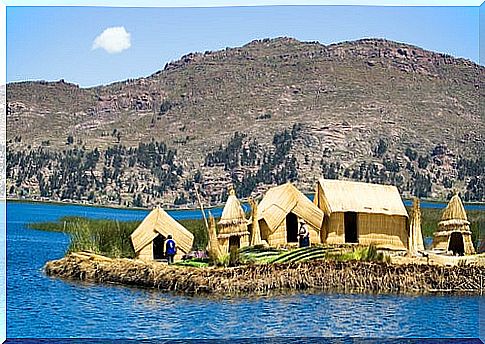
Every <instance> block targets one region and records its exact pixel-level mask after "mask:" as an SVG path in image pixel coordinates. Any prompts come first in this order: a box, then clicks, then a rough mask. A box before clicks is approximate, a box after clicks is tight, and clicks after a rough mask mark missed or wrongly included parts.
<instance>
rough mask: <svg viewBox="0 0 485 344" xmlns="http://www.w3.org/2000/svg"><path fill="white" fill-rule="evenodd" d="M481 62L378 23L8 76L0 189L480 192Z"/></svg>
mask: <svg viewBox="0 0 485 344" xmlns="http://www.w3.org/2000/svg"><path fill="white" fill-rule="evenodd" d="M483 75H484V67H482V66H480V65H477V64H475V63H473V62H471V61H468V60H466V59H461V58H454V57H452V56H449V55H445V54H440V53H435V52H431V51H426V50H424V49H421V48H419V47H415V46H412V45H408V44H403V43H397V42H392V41H388V40H383V39H362V40H358V41H353V42H342V43H338V44H332V45H327V46H325V45H322V44H320V43H318V42H300V41H298V40H295V39H292V38H286V37H283V38H275V39H264V40H257V41H252V42H250V43H248V44H246V45H244V46H242V47H239V48H226V49H225V50H222V51H215V52H211V51H207V52H204V53H190V54H188V55H185V56H183V57H182V58H181V59H179V60H178V61H174V62H171V63H168V64H166V65H165V67H164V69H163V70H160V71H157V72H156V73H154V74H152V75H150V76H148V77H143V78H139V79H132V80H131V79H130V80H126V81H123V82H117V83H113V84H110V85H106V86H99V87H93V88H80V87H78V86H76V85H73V84H70V83H67V82H65V81H63V80H61V81H59V82H45V81H38V82H20V83H12V84H8V85H7V135H8V144H7V157H8V158H9V166H7V193H8V194H9V195H10V196H12V197H18V196H22V197H29V198H31V197H37V196H42V197H45V198H49V199H75V200H89V201H90V202H94V203H109V202H111V203H118V204H131V205H133V204H135V205H148V204H155V203H159V202H164V203H173V202H175V203H177V204H184V203H186V202H189V203H191V202H193V201H194V197H195V196H194V195H193V191H192V189H193V188H191V183H192V181H194V180H196V181H197V182H198V183H201V184H202V192H203V195H204V197H205V198H206V200H208V201H211V202H212V203H217V202H220V201H221V200H223V199H224V196H225V194H224V188H225V186H227V184H228V183H230V182H232V183H234V184H236V187H237V189H238V191H239V193H240V194H242V195H243V196H247V195H249V194H250V193H253V195H254V194H258V193H260V192H262V190H264V189H265V188H267V186H268V185H270V184H277V183H281V182H285V181H287V180H291V181H296V182H297V184H298V185H299V186H300V187H301V188H302V189H305V190H311V189H312V186H313V184H314V182H315V181H316V179H317V178H318V176H321V175H324V176H326V177H328V178H337V177H338V178H349V179H357V180H366V181H373V182H381V183H393V184H396V185H398V187H399V188H400V190H401V191H402V192H403V194H404V195H411V194H415V195H419V196H421V197H431V198H445V197H447V196H448V195H449V194H450V193H452V192H453V191H462V192H463V193H468V196H467V197H466V198H468V199H469V200H478V201H483V197H484V194H483V188H484V183H485V182H484V174H485V173H484V164H483V158H482V157H481V155H480V154H481V152H483V148H484V146H485V137H484V135H485V134H484V133H485V130H484V124H483V122H484V121H483V120H484V118H483V113H482V112H481V111H480V105H483V104H480V100H481V99H483V98H481V96H483V87H482V86H483V82H482V80H483V79H482V77H483ZM140 143H142V144H141V145H140ZM95 151H96V152H97V153H96V152H95ZM106 152H108V153H106ZM88 155H89V156H91V158H90V159H91V160H90V161H89V163H87V164H86V156H88ZM93 156H94V157H96V156H98V158H97V159H94V160H95V161H94V160H93V158H92V157H93ZM154 156H156V157H155V158H154ZM34 160H35V161H36V163H35V164H30V165H29V163H28V161H34ZM45 161H50V165H49V163H47V162H45ZM66 166H71V167H66ZM56 171H57V172H56ZM59 171H60V172H59ZM76 171H77V172H76ZM76 173H77V174H78V175H77V176H74V175H73V174H76ZM55 178H57V180H58V181H53V179H55ZM59 180H60V181H59ZM79 183H81V184H82V190H79ZM160 185H162V187H160ZM41 189H42V190H41ZM67 189H71V191H70V192H66V190H67ZM108 195H109V196H108Z"/></svg>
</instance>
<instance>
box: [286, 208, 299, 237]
mask: <svg viewBox="0 0 485 344" xmlns="http://www.w3.org/2000/svg"><path fill="white" fill-rule="evenodd" d="M286 242H298V217H297V216H296V215H295V214H293V213H289V214H288V215H286Z"/></svg>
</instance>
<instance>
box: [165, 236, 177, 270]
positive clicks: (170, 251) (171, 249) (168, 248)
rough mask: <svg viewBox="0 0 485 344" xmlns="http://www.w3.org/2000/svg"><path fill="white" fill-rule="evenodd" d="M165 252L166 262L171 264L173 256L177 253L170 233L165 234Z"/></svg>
mask: <svg viewBox="0 0 485 344" xmlns="http://www.w3.org/2000/svg"><path fill="white" fill-rule="evenodd" d="M165 253H166V254H167V259H168V264H172V263H173V258H174V257H175V255H176V254H177V244H176V243H175V240H173V239H172V235H171V234H169V235H168V236H167V241H165Z"/></svg>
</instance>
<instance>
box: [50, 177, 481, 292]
mask: <svg viewBox="0 0 485 344" xmlns="http://www.w3.org/2000/svg"><path fill="white" fill-rule="evenodd" d="M197 195H198V194H197ZM198 198H199V195H198ZM199 202H200V198H199ZM249 203H250V205H251V213H250V217H249V218H246V213H245V212H244V210H243V208H242V206H241V203H240V202H239V200H238V199H237V197H236V193H235V191H234V190H233V189H230V190H229V196H228V199H227V202H226V204H225V207H224V209H223V211H222V216H221V218H220V219H219V221H218V222H216V220H215V219H214V217H212V215H210V216H209V219H208V221H207V219H206V218H205V215H204V224H205V226H204V227H203V229H202V230H199V231H194V230H193V228H191V229H190V230H189V229H188V228H185V227H184V226H183V225H182V224H181V223H179V222H177V221H176V220H175V219H173V218H172V217H171V216H170V215H169V214H168V213H166V212H165V211H164V210H163V209H161V208H155V209H153V210H152V211H151V212H150V214H149V215H148V216H147V217H146V218H145V219H144V220H143V221H142V222H141V223H139V224H137V226H136V229H129V228H128V227H127V226H125V225H120V224H119V223H118V222H116V226H115V227H114V228H112V229H111V230H109V231H107V230H105V229H103V228H104V227H106V226H105V225H103V228H94V229H90V227H89V222H82V221H81V222H79V221H78V222H79V223H78V225H77V226H74V227H73V231H72V240H71V245H70V247H69V250H68V254H67V255H66V257H64V258H62V259H59V260H56V261H51V262H48V263H47V264H46V266H45V272H46V274H47V275H50V276H57V277H61V278H67V279H73V280H82V281H90V282H99V283H117V284H123V285H130V286H138V287H147V288H155V289H159V290H161V291H165V292H176V293H181V294H188V295H203V294H204V295H215V296H234V295H266V294H273V293H288V292H295V291H307V292H311V291H318V292H322V291H323V292H344V293H345V292H352V293H355V292H361V293H393V294H395V293H397V294H401V293H404V294H430V293H468V294H474V295H482V294H483V292H484V289H485V254H476V251H475V249H474V246H473V232H472V230H471V229H470V224H471V223H470V222H469V221H468V218H467V215H466V213H465V210H464V207H463V204H462V203H461V200H460V198H459V196H458V195H455V196H454V197H453V198H452V199H451V200H450V203H449V204H448V206H447V207H446V208H445V210H444V211H443V214H442V218H441V221H440V222H439V224H438V225H439V231H438V232H436V233H435V235H434V240H433V245H432V247H431V248H432V249H431V250H426V249H425V247H424V241H423V234H422V229H421V222H422V213H421V209H420V205H419V201H418V200H415V202H414V204H413V209H412V211H411V213H410V214H408V211H407V209H406V208H405V206H404V204H403V202H402V199H401V196H400V195H399V192H398V190H397V188H396V187H394V186H388V185H376V184H368V183H357V182H349V181H335V180H324V179H320V180H319V182H318V184H317V187H316V192H315V196H314V199H313V202H312V201H310V200H309V199H308V198H307V197H306V196H305V195H304V194H303V193H301V192H300V191H299V190H298V189H297V188H296V187H295V186H293V185H292V184H291V183H286V184H283V185H279V186H276V187H273V188H271V189H270V190H268V191H267V193H266V194H265V196H264V197H263V199H262V200H261V201H260V202H259V203H258V202H256V201H255V200H253V199H249ZM200 204H201V210H202V211H203V209H202V203H201V202H200ZM203 214H205V213H204V212H203ZM132 225H133V226H134V224H132ZM64 227H66V226H64ZM68 227H69V226H68ZM71 227H72V226H71ZM125 227H126V228H125ZM103 233H105V234H103ZM106 233H111V234H110V235H107V234H106ZM201 234H204V235H203V238H202V235H201ZM169 236H171V237H173V238H174V239H175V241H176V242H177V246H178V253H177V255H176V256H175V258H176V263H175V265H167V264H166V263H165V261H164V260H165V258H166V252H165V243H166V240H167V238H168V237H169ZM202 239H205V240H202ZM303 239H305V240H303ZM310 242H311V245H310ZM298 247H299V248H298ZM192 250H195V251H192ZM79 251H82V252H79ZM83 251H84V252H83ZM86 251H88V252H86ZM198 253H202V256H198V255H197V254H198ZM107 256H111V257H107Z"/></svg>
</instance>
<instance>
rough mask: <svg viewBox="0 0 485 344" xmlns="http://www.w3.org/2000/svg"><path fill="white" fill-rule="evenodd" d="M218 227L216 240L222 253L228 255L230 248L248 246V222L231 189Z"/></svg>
mask: <svg viewBox="0 0 485 344" xmlns="http://www.w3.org/2000/svg"><path fill="white" fill-rule="evenodd" d="M218 225H219V226H218V228H219V233H218V235H217V239H218V240H219V244H220V247H221V249H222V251H223V252H226V253H228V252H229V251H230V250H231V248H232V247H235V248H241V247H245V246H248V245H249V231H248V220H246V214H245V213H244V210H243V208H242V207H241V203H240V202H239V200H238V199H237V197H236V192H235V191H234V189H232V188H231V189H230V190H229V196H228V197H227V201H226V205H225V206H224V209H223V210H222V215H221V219H220V220H219V222H218Z"/></svg>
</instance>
